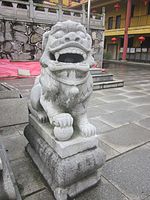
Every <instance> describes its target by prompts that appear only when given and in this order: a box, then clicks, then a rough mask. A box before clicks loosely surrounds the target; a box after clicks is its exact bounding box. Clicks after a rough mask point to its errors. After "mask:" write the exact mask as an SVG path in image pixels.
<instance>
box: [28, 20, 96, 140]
mask: <svg viewBox="0 0 150 200" xmlns="http://www.w3.org/2000/svg"><path fill="white" fill-rule="evenodd" d="M91 44H92V41H91V37H90V35H89V34H88V33H87V32H86V29H85V28H84V26H83V25H81V24H80V23H77V22H72V21H65V22H58V23H57V24H56V25H54V26H53V27H52V28H51V30H50V31H47V32H46V33H44V35H43V42H42V46H43V55H42V57H41V59H40V63H41V65H42V69H41V75H40V76H39V77H37V78H36V80H35V84H34V86H33V88H32V90H31V96H30V99H31V103H30V111H31V113H32V114H33V115H34V116H36V118H38V119H39V120H40V121H41V122H43V123H45V122H47V121H49V123H50V124H51V125H52V126H53V127H54V135H55V137H56V138H57V139H58V140H68V139H69V138H70V137H71V136H72V134H73V132H78V133H80V134H81V135H82V136H83V137H89V136H92V135H95V134H96V128H95V127H94V126H93V125H92V124H90V123H89V121H88V118H87V103H88V100H89V97H90V95H91V93H92V88H93V81H92V77H91V74H90V71H89V69H90V66H91V65H92V64H93V63H94V59H93V57H92V55H91Z"/></svg>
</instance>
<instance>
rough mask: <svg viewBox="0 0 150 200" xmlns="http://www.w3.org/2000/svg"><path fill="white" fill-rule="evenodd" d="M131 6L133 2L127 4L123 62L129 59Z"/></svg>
mask: <svg viewBox="0 0 150 200" xmlns="http://www.w3.org/2000/svg"><path fill="white" fill-rule="evenodd" d="M131 6H132V0H128V2H127V12H126V22H125V31H124V44H123V54H122V60H126V57H127V48H128V27H129V25H130V18H131Z"/></svg>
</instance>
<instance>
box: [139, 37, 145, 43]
mask: <svg viewBox="0 0 150 200" xmlns="http://www.w3.org/2000/svg"><path fill="white" fill-rule="evenodd" d="M138 40H139V41H140V43H141V44H142V42H144V40H145V37H144V36H140V37H138Z"/></svg>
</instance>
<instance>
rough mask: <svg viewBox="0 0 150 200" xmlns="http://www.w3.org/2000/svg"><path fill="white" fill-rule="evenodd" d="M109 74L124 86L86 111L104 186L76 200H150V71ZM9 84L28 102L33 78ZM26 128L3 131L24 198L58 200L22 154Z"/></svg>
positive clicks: (115, 68)
mask: <svg viewBox="0 0 150 200" xmlns="http://www.w3.org/2000/svg"><path fill="white" fill-rule="evenodd" d="M107 70H108V72H109V73H113V74H114V76H115V78H117V79H122V80H124V81H125V86H124V87H122V88H117V89H106V90H100V91H95V92H94V93H93V95H92V98H91V100H90V103H89V108H88V115H89V118H90V121H91V122H92V123H93V124H94V125H95V126H96V127H97V134H98V139H99V145H100V146H101V148H102V149H104V150H105V152H106V153H107V162H106V164H105V166H104V167H103V169H102V170H101V173H102V180H101V182H100V183H99V184H98V185H97V186H96V187H94V188H92V189H89V190H87V191H86V192H84V193H82V194H80V195H78V196H77V197H75V198H74V200H91V199H93V200H150V68H149V67H145V68H143V67H136V66H134V67H132V66H122V65H111V66H107ZM5 82H7V83H8V84H11V85H13V86H15V87H17V88H19V89H20V91H21V93H22V95H23V97H24V98H28V96H29V92H30V89H31V86H32V84H33V82H34V78H30V79H12V80H7V81H6V80H5ZM25 126H26V124H21V125H16V126H11V127H5V128H0V140H2V141H3V143H4V145H5V147H6V149H7V153H8V156H9V159H10V161H11V166H12V169H13V171H14V175H15V177H16V180H17V183H18V187H19V190H20V193H21V195H22V197H23V199H25V200H54V197H53V194H52V192H51V190H50V189H49V188H48V187H47V185H46V183H45V181H44V180H43V178H42V177H41V175H40V174H39V172H38V170H37V168H36V167H35V166H34V164H33V163H32V161H31V160H30V158H29V157H28V155H27V154H26V152H25V150H24V147H25V145H26V144H27V141H26V139H25V137H24V135H23V129H24V127H25Z"/></svg>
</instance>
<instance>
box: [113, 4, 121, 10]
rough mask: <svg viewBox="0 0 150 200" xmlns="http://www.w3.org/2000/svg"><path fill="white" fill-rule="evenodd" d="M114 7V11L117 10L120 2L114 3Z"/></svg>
mask: <svg viewBox="0 0 150 200" xmlns="http://www.w3.org/2000/svg"><path fill="white" fill-rule="evenodd" d="M114 8H115V10H116V11H119V9H120V4H119V3H116V4H115V5H114Z"/></svg>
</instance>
